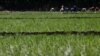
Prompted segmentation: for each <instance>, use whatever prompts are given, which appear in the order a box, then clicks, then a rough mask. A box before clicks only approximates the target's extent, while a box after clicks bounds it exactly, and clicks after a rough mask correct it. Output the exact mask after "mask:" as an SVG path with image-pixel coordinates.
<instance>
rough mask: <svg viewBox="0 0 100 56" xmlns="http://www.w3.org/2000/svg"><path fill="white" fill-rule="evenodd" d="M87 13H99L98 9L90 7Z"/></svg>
mask: <svg viewBox="0 0 100 56" xmlns="http://www.w3.org/2000/svg"><path fill="white" fill-rule="evenodd" d="M89 11H92V12H95V13H96V12H97V11H99V7H97V6H96V7H94V6H92V7H90V8H89Z"/></svg>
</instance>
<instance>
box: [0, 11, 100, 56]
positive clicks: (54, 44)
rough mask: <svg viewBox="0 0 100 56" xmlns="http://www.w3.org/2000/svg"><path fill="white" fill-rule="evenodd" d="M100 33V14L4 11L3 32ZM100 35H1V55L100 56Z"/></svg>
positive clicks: (0, 22)
mask: <svg viewBox="0 0 100 56" xmlns="http://www.w3.org/2000/svg"><path fill="white" fill-rule="evenodd" d="M51 31H65V32H67V31H100V13H92V14H91V13H67V14H61V13H59V12H0V32H51ZM99 53H100V36H98V35H86V36H85V35H71V34H70V35H30V36H29V35H28V36H25V35H16V36H0V56H100V54H99Z"/></svg>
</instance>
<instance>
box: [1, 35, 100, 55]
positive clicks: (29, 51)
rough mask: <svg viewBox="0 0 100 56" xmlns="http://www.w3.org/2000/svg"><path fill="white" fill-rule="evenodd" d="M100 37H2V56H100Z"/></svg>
mask: <svg viewBox="0 0 100 56" xmlns="http://www.w3.org/2000/svg"><path fill="white" fill-rule="evenodd" d="M99 37H100V36H93V35H88V36H83V35H51V36H47V35H38V36H0V56H100V38H99Z"/></svg>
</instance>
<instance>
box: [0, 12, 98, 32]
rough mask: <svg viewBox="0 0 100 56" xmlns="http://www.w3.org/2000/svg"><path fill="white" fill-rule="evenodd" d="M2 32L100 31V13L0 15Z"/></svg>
mask: <svg viewBox="0 0 100 56" xmlns="http://www.w3.org/2000/svg"><path fill="white" fill-rule="evenodd" d="M0 14H1V15H0V32H3V31H5V32H44V31H45V32H48V31H49V32H50V31H91V30H93V31H100V26H99V24H100V19H99V17H100V14H99V13H97V14H96V13H94V14H93V13H92V14H90V13H88V14H86V13H77V14H75V13H74V14H72V13H68V14H67V13H66V14H61V13H59V12H53V13H51V12H10V13H7V12H6V13H5V12H1V13H0Z"/></svg>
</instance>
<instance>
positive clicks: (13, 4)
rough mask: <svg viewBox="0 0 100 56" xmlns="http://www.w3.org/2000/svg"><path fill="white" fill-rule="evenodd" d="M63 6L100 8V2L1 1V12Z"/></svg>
mask: <svg viewBox="0 0 100 56" xmlns="http://www.w3.org/2000/svg"><path fill="white" fill-rule="evenodd" d="M61 5H64V6H67V7H71V6H73V5H77V6H78V7H80V8H82V7H86V8H87V7H91V6H98V7H99V6H100V0H0V9H1V10H40V11H41V10H49V9H50V8H51V7H55V8H57V9H59V8H60V7H61Z"/></svg>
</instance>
